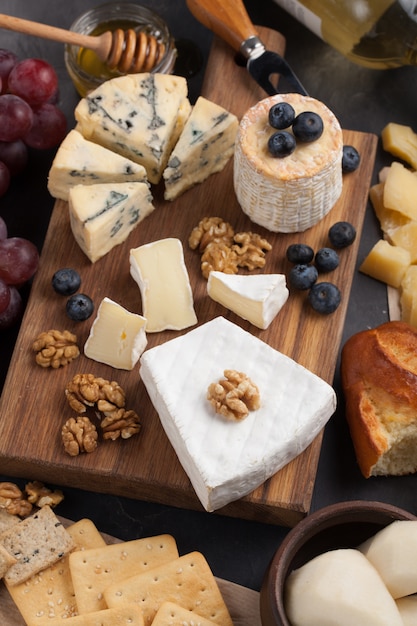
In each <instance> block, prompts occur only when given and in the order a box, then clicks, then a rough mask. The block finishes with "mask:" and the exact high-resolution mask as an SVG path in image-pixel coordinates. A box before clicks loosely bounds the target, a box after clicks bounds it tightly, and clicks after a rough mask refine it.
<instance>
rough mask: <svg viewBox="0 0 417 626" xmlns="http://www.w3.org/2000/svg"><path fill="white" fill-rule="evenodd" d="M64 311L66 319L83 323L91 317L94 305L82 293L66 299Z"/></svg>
mask: <svg viewBox="0 0 417 626" xmlns="http://www.w3.org/2000/svg"><path fill="white" fill-rule="evenodd" d="M66 311H67V315H68V317H69V318H70V319H72V320H74V322H83V321H84V320H86V319H88V318H89V317H90V316H91V315H92V313H93V311H94V304H93V301H92V299H91V298H90V297H89V296H86V295H85V294H84V293H77V294H75V295H73V296H71V297H70V298H68V300H67V305H66Z"/></svg>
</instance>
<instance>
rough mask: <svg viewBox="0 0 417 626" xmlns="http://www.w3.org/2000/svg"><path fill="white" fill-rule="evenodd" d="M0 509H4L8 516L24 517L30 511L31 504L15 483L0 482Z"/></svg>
mask: <svg viewBox="0 0 417 626" xmlns="http://www.w3.org/2000/svg"><path fill="white" fill-rule="evenodd" d="M0 509H5V510H6V511H7V513H10V515H18V516H19V517H26V515H29V513H30V512H31V511H32V504H31V503H30V502H29V501H28V500H27V499H26V498H25V495H24V493H23V492H22V490H21V489H20V488H19V487H18V486H17V485H16V484H15V483H9V482H1V483H0Z"/></svg>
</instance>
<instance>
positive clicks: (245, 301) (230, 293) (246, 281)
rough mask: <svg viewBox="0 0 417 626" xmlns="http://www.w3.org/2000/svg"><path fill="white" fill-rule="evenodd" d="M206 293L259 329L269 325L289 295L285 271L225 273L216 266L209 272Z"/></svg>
mask: <svg viewBox="0 0 417 626" xmlns="http://www.w3.org/2000/svg"><path fill="white" fill-rule="evenodd" d="M207 293H208V295H209V296H210V298H212V299H213V300H215V301H216V302H219V303H220V304H222V305H223V306H224V307H226V308H227V309H230V311H233V313H236V315H239V316H240V317H242V318H243V319H244V320H247V321H248V322H250V323H251V324H253V325H254V326H257V327H258V328H261V329H262V330H264V329H266V328H268V326H269V325H270V324H271V322H272V320H273V319H274V318H275V317H276V316H277V315H278V313H279V312H280V310H281V309H282V307H283V306H284V304H285V303H286V301H287V300H288V296H289V291H288V288H287V281H286V278H285V275H284V274H225V273H224V272H218V271H216V270H215V271H212V272H210V274H209V277H208V281H207Z"/></svg>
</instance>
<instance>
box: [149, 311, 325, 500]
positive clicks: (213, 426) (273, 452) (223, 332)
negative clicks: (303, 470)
mask: <svg viewBox="0 0 417 626" xmlns="http://www.w3.org/2000/svg"><path fill="white" fill-rule="evenodd" d="M179 364H180V366H179ZM225 369H235V370H237V371H240V372H243V373H245V374H246V376H248V377H249V378H250V379H251V380H252V381H253V382H254V383H255V384H256V385H257V386H258V388H259V394H260V400H261V407H260V408H259V409H257V410H256V411H251V412H250V413H249V415H248V416H247V417H246V419H244V420H241V421H239V422H235V421H233V422H232V421H229V420H226V419H224V418H222V417H221V416H220V415H218V414H217V413H215V411H214V409H213V407H212V405H211V404H210V402H209V401H208V400H207V399H206V394H207V389H208V387H209V385H210V384H211V383H214V382H216V381H218V380H219V379H220V378H222V377H223V372H224V370H225ZM140 376H141V378H142V380H143V382H144V384H145V386H146V389H147V391H148V393H149V396H150V399H151V401H152V403H153V405H154V407H155V409H156V411H157V413H158V415H159V418H160V420H161V423H162V426H163V428H164V430H165V432H166V434H167V436H168V438H169V440H170V442H171V444H172V446H173V448H174V450H175V452H176V454H177V456H178V459H179V461H180V463H181V464H182V466H183V468H184V470H185V472H186V473H187V475H188V477H189V479H190V481H191V483H192V485H193V487H194V489H195V492H196V494H197V496H198V498H199V499H200V501H201V503H202V505H203V506H204V508H205V509H206V510H207V511H214V510H217V509H220V508H221V507H223V506H226V505H227V504H228V503H229V502H232V501H234V500H238V499H239V498H241V497H243V496H245V495H246V494H248V493H250V492H251V491H253V490H254V489H255V488H256V487H258V486H259V485H261V484H262V483H264V482H265V481H266V480H267V479H268V478H270V477H271V476H272V475H273V474H275V473H276V472H277V471H278V470H279V469H281V468H282V467H284V465H286V464H287V463H289V461H291V460H292V459H293V458H295V457H296V456H297V455H298V454H300V453H301V452H302V451H303V450H304V449H305V448H306V447H307V446H308V445H309V444H310V443H311V442H312V441H313V439H314V438H315V437H316V436H317V435H318V434H319V432H320V431H321V430H322V428H323V427H324V425H325V424H326V422H327V421H328V420H329V418H330V417H331V415H332V414H333V412H334V410H335V408H336V395H335V392H334V390H333V389H332V387H331V386H330V385H328V384H327V383H326V382H325V381H324V380H322V379H321V378H319V377H318V376H316V375H315V374H313V373H312V372H310V371H309V370H307V369H305V368H304V367H302V366H301V365H299V364H298V363H296V361H294V360H292V359H290V358H289V357H287V356H285V355H284V354H282V353H280V352H278V351H277V350H274V349H273V348H272V347H271V346H269V345H268V344H266V343H265V342H263V341H261V340H260V339H258V338H257V337H255V336H254V335H252V334H251V333H249V332H247V331H245V330H243V329H242V328H241V327H240V326H237V325H236V324H233V323H232V322H229V321H228V320H226V319H225V318H223V317H217V318H215V319H213V320H211V321H210V322H207V323H206V324H203V325H201V326H199V327H197V328H195V329H193V330H191V331H189V332H188V333H186V334H184V335H182V336H180V337H176V338H175V339H171V340H170V341H166V342H165V343H164V344H162V345H159V346H156V347H154V348H150V349H148V350H146V351H145V352H144V353H143V354H142V356H141V358H140Z"/></svg>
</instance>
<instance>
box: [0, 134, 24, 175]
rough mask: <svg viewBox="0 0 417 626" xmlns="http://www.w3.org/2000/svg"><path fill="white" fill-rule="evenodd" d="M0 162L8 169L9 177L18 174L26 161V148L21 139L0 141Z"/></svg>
mask: <svg viewBox="0 0 417 626" xmlns="http://www.w3.org/2000/svg"><path fill="white" fill-rule="evenodd" d="M0 161H3V163H5V164H6V165H7V167H8V168H9V172H10V174H11V176H16V175H17V174H20V172H22V171H23V170H24V168H25V167H26V164H27V161H28V148H27V146H26V144H25V143H24V142H23V141H22V140H21V139H16V141H0Z"/></svg>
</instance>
